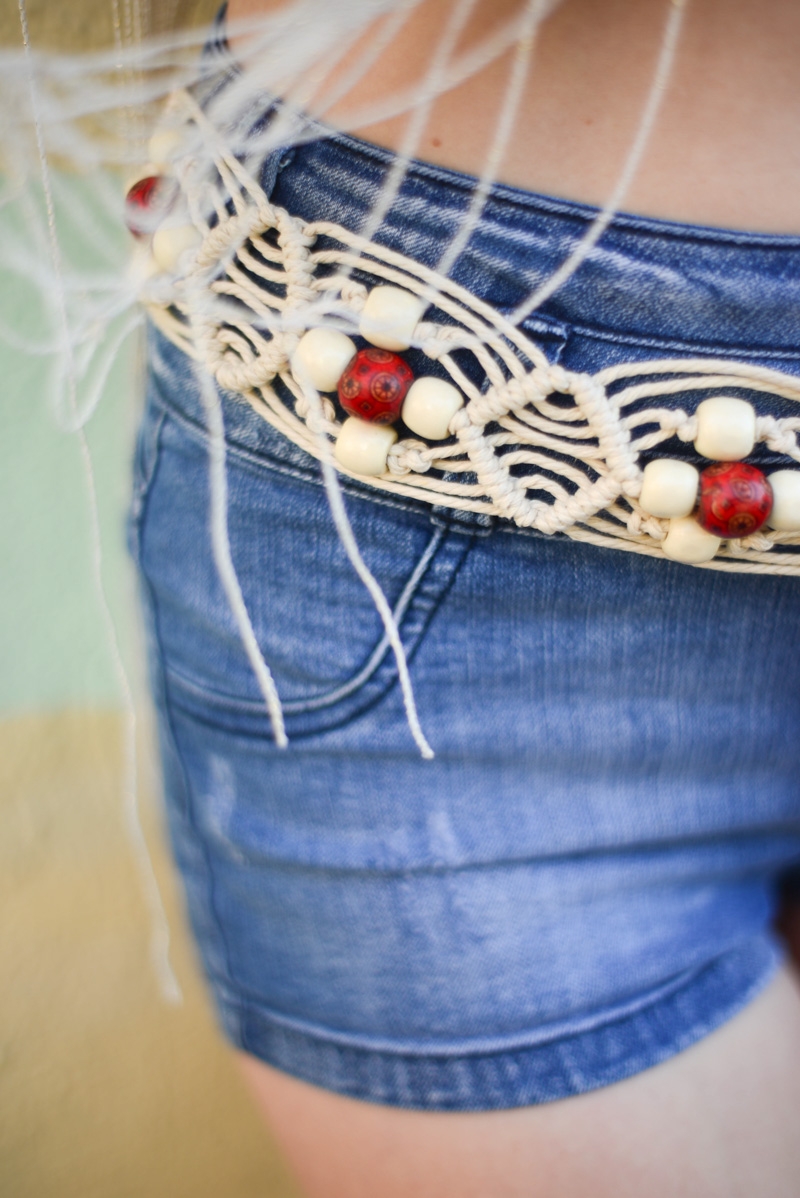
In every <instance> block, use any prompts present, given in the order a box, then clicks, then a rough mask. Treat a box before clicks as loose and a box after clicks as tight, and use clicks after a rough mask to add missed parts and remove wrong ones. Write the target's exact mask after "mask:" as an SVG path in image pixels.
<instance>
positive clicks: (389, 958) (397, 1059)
mask: <svg viewBox="0 0 800 1198" xmlns="http://www.w3.org/2000/svg"><path fill="white" fill-rule="evenodd" d="M390 161H391V156H390V155H389V154H387V153H385V152H384V151H382V150H379V149H376V148H375V147H371V146H368V145H365V144H364V143H361V142H358V141H356V140H355V139H352V138H348V137H336V138H334V139H328V140H322V141H314V142H311V143H309V144H307V145H305V146H302V147H298V148H295V149H292V150H287V151H285V152H284V151H281V150H279V151H277V152H276V154H275V155H272V156H271V158H270V160H269V162H267V163H266V164H265V166H264V172H265V173H264V178H265V180H268V181H269V183H270V188H271V191H272V197H273V199H274V201H275V202H276V203H278V204H280V205H283V206H285V207H287V208H288V209H289V210H290V211H291V212H293V213H295V214H297V215H299V216H302V217H305V218H323V217H324V218H326V219H331V220H334V221H337V222H340V223H342V224H345V225H348V226H350V227H352V228H355V229H358V227H359V224H360V222H361V220H362V219H363V217H364V215H365V214H366V212H367V211H368V209H369V208H370V206H371V204H372V202H373V201H374V198H375V195H376V193H377V189H378V188H379V186H380V183H381V181H382V179H383V177H384V173H385V171H386V168H387V164H388V163H389V162H390ZM473 183H474V181H471V180H469V179H467V178H465V177H463V176H460V175H458V174H455V173H453V172H449V171H445V170H440V169H437V168H434V167H429V166H424V165H421V164H415V165H414V166H413V167H412V168H411V170H410V172H409V175H408V178H407V180H406V182H405V183H404V185H403V188H402V190H401V193H400V195H399V197H398V199H397V201H396V202H395V203H394V205H393V207H392V209H391V211H390V213H389V214H388V216H387V218H386V220H385V222H384V224H383V226H382V228H381V230H380V232H379V234H378V240H380V241H382V242H384V243H386V244H388V245H390V246H392V247H394V248H396V249H398V250H400V251H402V252H403V253H406V254H409V255H411V256H413V257H415V258H417V259H418V260H419V261H420V262H423V263H426V264H428V265H431V266H434V265H435V264H436V262H437V260H438V258H439V256H440V254H441V253H442V251H443V250H444V248H445V247H446V244H447V241H448V239H449V238H450V237H451V236H453V235H454V233H455V232H456V231H457V227H458V220H459V216H460V215H463V213H464V212H465V210H466V208H467V205H468V203H469V198H470V187H471V186H472V185H473ZM592 215H593V212H592V210H591V209H588V208H585V207H583V206H581V205H577V204H571V203H566V202H561V201H558V200H550V199H545V198H543V197H539V196H534V195H531V194H529V193H526V192H521V191H517V190H514V189H512V188H507V187H496V188H495V189H494V191H493V193H492V196H491V198H490V200H489V203H488V205H487V208H486V211H485V213H484V215H483V217H482V220H481V223H480V226H479V228H478V230H477V231H476V233H475V236H474V237H473V238H472V240H471V242H470V244H469V246H468V247H467V249H466V250H465V251H464V253H463V254H462V256H461V257H460V259H459V261H458V263H457V264H456V267H455V269H454V271H453V275H454V277H455V278H456V279H457V281H458V282H459V283H461V284H463V285H465V286H467V287H469V288H470V289H471V290H472V291H473V292H475V293H476V294H477V295H479V296H480V297H481V298H483V299H485V300H487V301H488V302H489V303H491V304H493V305H495V306H496V307H498V308H500V309H502V310H504V311H508V310H510V309H512V308H513V307H514V306H515V305H516V304H517V303H518V302H519V301H520V300H521V299H522V298H523V296H524V295H525V294H526V293H527V292H528V291H529V290H530V289H531V288H532V287H533V286H534V285H535V284H536V283H537V282H538V281H541V279H542V278H543V277H544V276H545V275H546V274H547V273H548V272H550V271H552V270H553V269H554V268H555V267H556V266H557V265H558V264H559V263H560V262H561V261H562V259H563V258H564V257H565V256H566V254H567V253H568V252H569V250H570V249H571V248H572V246H573V245H574V241H575V238H576V237H578V236H579V235H580V234H581V232H583V231H584V230H585V228H586V224H587V221H588V220H589V219H590V218H591V216H592ZM798 266H800V240H799V239H797V238H790V237H778V236H759V235H750V234H742V235H739V234H735V233H727V232H722V231H718V230H707V229H695V228H690V227H686V226H680V225H675V224H670V223H667V222H659V221H654V220H645V219H640V218H636V217H628V216H623V217H619V218H618V219H616V220H615V221H614V223H613V225H612V226H611V228H610V229H609V230H608V231H607V233H606V234H605V235H604V236H603V238H602V241H601V243H600V244H599V245H598V246H597V247H596V248H595V249H594V250H593V252H592V254H591V256H590V258H589V260H588V261H587V262H586V263H584V265H583V266H582V267H581V269H580V271H579V272H578V274H577V275H576V276H575V277H574V278H572V279H571V280H570V281H569V282H568V283H567V285H566V286H565V287H564V288H563V290H562V291H559V292H558V293H557V294H556V295H555V296H553V297H552V299H551V300H550V301H548V303H547V304H546V305H545V307H544V308H543V309H542V310H541V311H540V312H537V313H536V314H535V315H534V316H532V317H531V318H530V319H529V320H527V321H526V322H525V327H526V329H527V330H528V332H529V333H530V335H531V336H532V337H534V338H535V339H537V340H538V341H539V343H540V344H541V345H542V347H543V348H544V349H545V351H546V352H547V353H548V355H549V356H550V357H551V358H552V359H558V360H560V361H561V362H562V363H564V365H566V366H567V367H568V368H571V369H577V370H588V371H595V370H597V369H599V368H601V367H602V366H606V365H609V364H611V363H613V362H618V361H623V360H626V359H637V358H649V357H657V356H664V357H672V356H675V355H678V354H679V355H682V356H685V355H696V354H708V355H711V356H714V357H717V356H721V357H726V358H731V359H736V360H740V361H743V360H744V361H752V362H759V363H764V364H766V365H770V366H779V367H780V368H782V369H785V370H790V371H793V372H796V373H798V374H800V349H799V348H798V347H800V270H798ZM361 277H364V278H367V279H368V276H361ZM223 405H224V416H225V425H226V435H227V441H228V487H229V528H230V538H231V544H232V552H233V560H234V563H235V566H236V570H237V572H238V575H239V579H240V582H241V586H242V591H243V594H244V598H245V601H246V603H247V607H248V611H249V613H250V616H251V619H252V622H253V626H254V628H255V631H256V634H257V637H258V641H259V644H260V646H261V649H262V652H263V654H264V657H265V659H266V661H267V662H268V664H269V666H270V668H271V669H272V671H273V673H274V675H275V679H276V682H277V685H278V689H279V692H280V695H281V698H282V700H283V704H284V710H285V713H286V721H287V731H288V735H289V738H290V746H289V749H288V750H287V751H280V750H277V749H276V748H275V746H274V744H273V741H272V737H271V733H270V726H269V722H268V720H267V717H266V714H265V711H264V707H263V702H262V700H261V697H260V693H259V691H258V687H257V685H256V682H255V679H254V677H253V675H252V673H251V670H250V668H249V665H248V662H247V659H246V657H245V653H244V651H243V649H242V647H241V644H240V642H239V637H238V634H237V631H236V628H235V625H234V621H233V618H232V616H231V613H230V611H229V608H228V604H227V602H226V599H225V597H224V595H223V592H222V588H221V586H220V583H219V581H218V578H217V574H216V569H215V566H214V562H213V559H212V553H211V548H210V540H209V532H208V527H209V497H208V450H207V439H206V434H205V431H204V417H203V409H202V405H201V403H200V399H199V395H198V386H197V382H196V379H195V377H194V374H193V368H192V367H191V365H190V364H189V362H188V361H187V360H186V359H185V358H184V357H183V355H182V354H181V353H180V351H179V350H177V349H176V348H174V347H173V346H172V345H170V344H168V343H167V342H166V341H164V339H163V338H162V337H160V336H159V335H157V334H153V336H152V340H151V373H150V383H149V396H148V406H147V411H146V414H145V418H144V423H143V427H142V431H141V437H140V443H139V450H138V461H137V476H136V490H135V496H134V511H133V519H132V542H133V546H134V552H135V554H136V556H137V559H138V561H139V563H140V567H141V572H142V580H143V592H144V595H145V600H146V607H147V612H148V618H149V624H150V629H151V632H152V677H153V686H154V692H155V697H156V702H157V706H158V712H159V720H160V730H161V741H162V749H163V758H164V772H165V779H166V794H167V804H168V811H169V819H170V826H171V832H172V836H173V842H174V847H175V852H176V856H177V860H178V863H179V866H180V869H181V871H182V874H183V878H184V882H185V886H186V891H187V896H188V905H189V910H190V914H191V918H192V921H193V925H194V929H195V932H196V935H197V940H198V943H199V946H200V950H201V953H202V957H203V961H204V964H205V968H206V970H207V972H208V977H209V980H210V983H211V986H212V989H213V992H214V995H215V998H216V1002H217V1005H218V1009H219V1012H220V1016H221V1020H222V1023H223V1025H224V1027H225V1029H226V1031H227V1034H228V1035H229V1037H230V1038H231V1040H232V1041H233V1042H234V1043H235V1044H237V1045H238V1046H240V1047H241V1048H243V1049H245V1050H247V1051H248V1052H251V1053H254V1054H255V1055H256V1056H258V1057H261V1058H262V1059H263V1060H265V1061H268V1062H269V1063H271V1064H272V1065H274V1066H276V1067H278V1068H280V1069H283V1070H286V1071H287V1072H289V1073H292V1074H294V1075H296V1076H298V1077H301V1078H304V1079H306V1080H307V1081H310V1082H313V1083H315V1084H317V1085H320V1086H324V1087H327V1088H330V1089H332V1090H336V1091H339V1092H341V1093H344V1094H348V1095H351V1096H353V1097H357V1098H363V1099H368V1100H372V1101H376V1102H382V1103H389V1104H394V1105H400V1106H409V1107H420V1108H429V1109H452V1110H478V1109H490V1108H499V1107H513V1106H521V1105H525V1104H529V1103H537V1102H545V1101H549V1100H552V1099H556V1098H561V1097H564V1096H566V1095H571V1094H577V1093H580V1092H582V1091H586V1090H591V1089H593V1088H596V1087H598V1086H603V1085H607V1084H609V1083H611V1082H614V1081H617V1080H619V1079H621V1078H624V1077H627V1076H629V1075H630V1074H633V1073H636V1072H638V1071H640V1070H643V1069H646V1068H648V1067H649V1066H651V1065H653V1064H655V1063H656V1062H658V1061H661V1060H663V1059H665V1058H666V1057H669V1056H670V1055H672V1054H674V1053H676V1052H678V1051H680V1050H681V1049H682V1048H684V1047H686V1046H687V1045H689V1044H691V1043H693V1042H694V1041H696V1040H697V1039H698V1038H700V1037H702V1036H703V1035H705V1034H706V1033H708V1032H709V1031H711V1030H712V1029H713V1028H715V1027H717V1026H718V1025H719V1024H721V1023H722V1022H724V1021H725V1020H727V1019H729V1018H730V1017H731V1016H733V1015H734V1014H735V1013H736V1012H737V1011H738V1010H740V1008H741V1007H742V1006H743V1005H744V1004H746V1003H747V1002H748V1001H749V1000H750V999H751V998H753V997H754V996H755V995H756V994H757V993H758V992H759V991H760V990H761V989H762V988H763V987H764V985H765V984H766V983H767V981H768V980H769V978H770V977H771V976H772V974H773V972H774V970H775V968H776V966H777V964H778V962H779V960H780V956H781V950H780V948H779V946H778V945H777V943H776V941H775V940H774V938H773V936H772V934H771V932H770V927H769V925H770V920H771V917H772V914H773V909H774V904H775V893H776V886H777V883H778V880H779V878H780V877H781V875H782V874H784V873H785V872H786V871H787V870H789V869H791V868H792V867H796V866H797V865H798V863H800V794H799V793H798V779H800V738H799V737H798V734H797V730H798V727H800V654H798V651H797V646H798V643H799V642H800V582H798V580H796V579H792V578H778V577H772V576H767V575H752V576H751V575H742V574H725V573H721V572H717V571H712V570H700V569H695V568H692V567H689V566H682V565H678V564H676V563H672V562H668V561H661V560H654V559H651V558H648V557H643V556H639V555H635V554H630V553H625V552H619V551H615V550H612V549H599V548H595V547H592V546H588V545H582V544H577V543H574V542H571V541H570V540H569V539H567V538H566V537H553V538H547V537H543V536H539V535H536V534H534V533H530V532H520V531H519V530H517V529H515V528H514V527H513V526H510V525H508V524H505V523H504V522H502V521H496V520H495V521H492V520H485V519H484V520H480V519H476V518H473V517H469V516H468V517H467V518H466V519H464V518H462V514H456V513H451V512H448V511H447V510H444V509H437V508H433V507H429V506H427V505H425V504H422V503H415V502H413V501H411V500H408V501H406V500H403V499H401V498H397V497H394V496H389V495H385V494H382V493H381V492H380V491H379V490H376V489H374V488H371V487H369V486H367V485H363V486H362V485H359V484H357V483H355V482H352V481H349V480H343V488H344V491H345V493H346V496H347V505H348V511H349V515H350V519H351V521H352V524H353V528H354V531H355V534H356V537H357V540H358V543H359V546H360V548H361V551H362V553H363V556H364V558H365V560H366V562H367V564H368V566H369V567H370V569H371V570H372V572H373V574H374V575H375V577H376V578H377V579H378V581H379V582H380V584H381V586H382V587H383V589H384V591H385V593H386V595H387V597H388V598H389V600H390V602H391V603H392V604H393V606H394V608H395V611H396V613H397V618H398V623H399V625H400V629H401V633H402V636H403V640H404V642H405V645H406V648H407V651H408V655H409V659H410V663H411V676H412V681H413V684H414V688H415V694H416V698H417V702H418V706H419V712H420V718H421V721H422V725H423V728H424V729H425V732H426V735H427V736H428V739H429V740H430V742H431V744H432V746H433V748H434V750H435V751H436V758H435V760H434V761H433V762H426V761H423V760H421V758H420V756H419V753H418V751H417V749H416V747H415V745H414V743H413V741H412V740H411V736H410V734H409V731H408V727H407V724H406V719H405V714H404V711H403V706H402V701H401V696H400V693H399V687H398V685H397V674H396V669H395V663H394V659H393V656H392V654H391V652H390V651H388V650H387V645H386V641H385V638H384V636H383V632H382V626H381V623H380V620H379V617H378V615H377V613H376V611H375V609H374V606H373V603H372V601H371V599H370V597H369V596H368V594H367V592H366V591H365V589H364V588H363V586H362V584H361V583H360V582H359V580H358V579H357V577H356V576H355V574H354V573H353V571H352V568H351V566H350V564H349V562H348V561H347V558H346V556H345V554H344V551H343V550H342V548H341V546H340V544H339V541H338V538H337V535H336V531H335V529H334V526H333V522H332V519H331V517H330V514H329V511H328V507H327V501H326V497H325V493H324V491H323V488H322V485H321V480H320V473H319V468H318V465H317V463H316V462H315V461H313V460H312V459H311V458H309V457H308V456H307V455H306V454H305V453H304V452H302V451H301V450H300V449H298V448H296V447H295V446H294V445H292V444H290V443H289V442H288V441H286V440H285V439H284V438H283V437H282V436H281V435H280V434H279V433H277V432H275V431H274V430H273V429H272V428H271V427H270V426H269V425H267V424H266V423H265V422H264V421H263V420H262V419H261V418H260V417H258V416H257V415H256V414H255V413H254V412H253V411H252V410H251V409H250V408H249V407H248V406H247V405H246V404H245V403H244V402H243V401H241V400H239V399H237V398H236V397H235V396H232V395H224V396H223ZM772 410H775V409H774V408H773V409H772ZM662 450H663V452H665V453H668V454H669V455H670V456H678V455H686V456H688V457H689V458H690V459H691V457H692V454H693V450H692V447H691V446H686V445H684V444H683V443H681V442H678V441H677V440H675V441H674V442H670V443H668V444H667V446H666V448H664V447H662ZM756 457H757V460H758V459H759V457H760V460H762V461H763V462H764V463H765V464H768V463H769V462H770V461H771V460H773V457H774V455H770V453H769V452H767V451H765V450H763V449H762V450H760V451H759V455H756Z"/></svg>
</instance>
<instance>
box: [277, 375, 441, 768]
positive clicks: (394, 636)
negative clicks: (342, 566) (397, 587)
mask: <svg viewBox="0 0 800 1198" xmlns="http://www.w3.org/2000/svg"><path fill="white" fill-rule="evenodd" d="M297 382H298V384H299V386H300V388H301V390H302V392H303V395H304V397H305V399H306V402H307V403H308V405H309V409H310V410H311V412H313V413H314V415H315V417H316V420H315V421H314V423H315V424H316V423H318V422H320V421H321V420H322V418H323V411H322V402H321V400H320V396H319V392H318V391H317V390H316V388H315V387H312V386H311V385H310V383H309V382H308V380H307V379H303V378H299V379H298V380H297ZM315 431H316V436H317V440H318V442H319V450H320V453H319V461H320V465H321V467H322V478H323V482H324V484H325V492H326V494H327V496H328V504H329V506H330V510H331V516H332V517H333V522H334V525H335V527H336V531H337V533H338V534H339V539H340V541H341V542H342V547H343V548H344V551H345V553H346V554H347V556H348V558H349V559H350V563H351V565H352V567H353V569H354V570H355V572H356V574H357V575H358V577H359V578H360V579H361V581H362V582H363V584H364V586H365V587H366V588H367V591H368V592H369V594H370V595H371V597H372V601H373V603H374V604H375V607H376V609H377V611H378V615H379V616H380V618H381V620H382V621H383V627H384V629H385V630H386V636H387V637H388V640H389V644H390V645H391V647H392V652H393V653H394V658H395V661H396V663H397V674H398V677H399V680H400V689H401V691H402V694H403V705H404V707H405V711H406V719H407V721H408V727H409V730H410V732H411V735H412V736H413V738H414V742H415V744H416V745H417V748H418V749H419V751H420V753H421V754H422V756H423V757H424V758H425V759H426V760H427V761H430V760H432V758H433V756H434V752H433V749H432V748H431V746H430V745H429V743H428V741H427V739H426V737H425V733H424V732H423V731H422V725H421V723H420V720H419V714H418V712H417V704H416V700H415V698H414V688H413V686H412V685H411V675H410V674H409V671H408V660H407V658H406V651H405V648H404V646H403V642H402V639H401V637H400V630H399V628H398V626H397V621H396V620H395V618H394V614H393V612H392V609H391V607H390V606H389V601H388V599H387V598H386V596H385V595H384V593H383V591H382V590H381V587H380V584H379V583H378V581H377V580H376V578H375V576H374V575H373V574H372V573H371V572H370V569H369V567H368V566H367V564H366V562H365V561H364V559H363V557H362V556H361V551H360V549H359V548H358V542H357V541H356V538H355V534H354V533H353V528H352V525H351V524H350V519H349V517H348V515H347V508H346V507H345V503H344V496H343V495H342V488H341V486H340V485H339V478H338V475H337V473H336V471H335V469H334V468H333V465H332V464H331V460H330V443H329V442H328V441H327V439H326V438H325V435H324V433H323V432H322V431H321V429H317V430H315Z"/></svg>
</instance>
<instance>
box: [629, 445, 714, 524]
mask: <svg viewBox="0 0 800 1198" xmlns="http://www.w3.org/2000/svg"><path fill="white" fill-rule="evenodd" d="M699 485H700V472H699V471H698V470H697V469H696V468H695V467H694V466H692V465H691V463H689V462H680V461H678V460H677V459H676V458H657V459H656V460H655V461H653V462H648V463H647V465H646V466H645V468H644V471H643V472H642V491H641V494H640V496H639V503H640V504H641V506H642V507H643V509H644V510H645V511H646V512H647V513H648V515H650V516H659V517H660V518H661V519H667V518H668V517H671V516H688V515H689V513H690V512H691V511H692V510H693V509H694V506H695V504H696V503H697V488H698V487H699Z"/></svg>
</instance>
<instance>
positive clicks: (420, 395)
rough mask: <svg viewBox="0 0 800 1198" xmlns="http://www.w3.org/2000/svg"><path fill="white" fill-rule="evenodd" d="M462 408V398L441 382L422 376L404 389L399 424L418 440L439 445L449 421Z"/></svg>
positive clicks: (456, 389)
mask: <svg viewBox="0 0 800 1198" xmlns="http://www.w3.org/2000/svg"><path fill="white" fill-rule="evenodd" d="M463 406H464V396H463V395H462V394H461V392H460V391H459V390H458V388H457V387H454V386H453V384H452V383H448V382H447V381H446V380H445V379H437V378H434V377H433V375H424V376H423V377H422V378H421V379H417V380H416V382H414V383H412V384H411V386H410V387H409V389H408V395H407V396H406V398H405V403H404V404H403V413H402V414H403V421H404V422H405V424H407V425H408V427H409V428H410V429H411V431H412V433H417V434H418V435H419V436H420V437H425V438H426V440H428V441H442V440H443V439H444V438H445V437H446V436H447V435H448V433H449V432H450V421H451V420H452V419H453V417H454V416H455V414H456V412H457V411H458V409H459V408H462V407H463Z"/></svg>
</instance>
